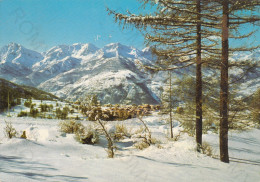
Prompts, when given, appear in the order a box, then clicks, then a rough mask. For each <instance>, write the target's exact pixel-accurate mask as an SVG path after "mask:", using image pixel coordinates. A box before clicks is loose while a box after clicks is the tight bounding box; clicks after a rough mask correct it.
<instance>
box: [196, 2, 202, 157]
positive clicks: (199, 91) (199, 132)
mask: <svg viewBox="0 0 260 182" xmlns="http://www.w3.org/2000/svg"><path fill="white" fill-rule="evenodd" d="M196 9H197V13H198V14H197V21H198V23H197V40H196V44H197V45H196V49H197V54H196V62H197V64H196V142H197V150H198V151H199V152H200V149H201V146H202V78H201V77H202V74H201V23H200V21H201V15H200V13H201V4H200V0H197V5H196Z"/></svg>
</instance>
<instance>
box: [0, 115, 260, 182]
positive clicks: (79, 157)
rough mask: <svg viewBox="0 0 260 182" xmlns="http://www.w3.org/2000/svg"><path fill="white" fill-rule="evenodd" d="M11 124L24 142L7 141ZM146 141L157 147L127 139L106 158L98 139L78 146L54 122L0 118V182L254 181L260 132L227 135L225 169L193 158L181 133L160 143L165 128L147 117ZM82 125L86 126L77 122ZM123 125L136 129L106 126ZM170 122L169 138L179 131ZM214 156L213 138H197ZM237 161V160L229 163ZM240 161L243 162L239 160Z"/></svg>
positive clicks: (191, 143)
mask: <svg viewBox="0 0 260 182" xmlns="http://www.w3.org/2000/svg"><path fill="white" fill-rule="evenodd" d="M4 121H7V122H11V123H12V125H13V126H14V128H15V129H16V130H17V131H18V132H20V134H21V133H22V131H26V135H27V139H21V138H13V139H8V138H7V137H6V136H5V135H4V128H5V122H4ZM144 121H145V122H146V123H147V125H148V127H149V128H150V130H151V131H152V136H153V137H155V138H156V139H158V140H160V141H161V146H162V148H158V147H157V146H154V145H152V146H150V147H149V148H147V149H144V150H138V149H136V148H134V147H133V141H132V140H131V139H124V140H122V141H120V142H118V143H116V145H117V147H118V149H117V151H116V155H115V158H113V159H110V158H107V153H106V151H105V146H106V141H105V139H104V138H103V137H101V139H100V142H99V143H98V144H95V145H83V144H80V143H78V142H77V141H76V140H75V139H74V134H64V133H61V132H60V131H59V126H58V123H59V122H60V121H59V120H54V119H52V120H49V119H35V118H29V117H28V118H26V117H25V118H17V117H6V116H4V115H1V116H0V181H1V182H17V181H24V182H30V181H95V182H96V181H98V182H99V181H100V182H102V181H104V182H107V181H113V182H114V181H115V182H116V181H118V182H122V181H124V182H126V181H150V182H151V181H160V182H167V181H220V182H224V181H235V182H237V181H248V182H254V181H255V182H257V181H259V180H260V130H259V129H252V130H251V131H248V132H242V133H230V136H229V153H230V157H231V162H230V164H225V163H222V162H220V161H219V160H218V159H214V158H211V157H208V156H206V155H204V154H200V153H197V152H196V150H195V148H196V143H195V139H194V138H192V137H189V136H188V135H187V134H185V133H184V134H182V135H181V137H180V139H179V140H178V141H171V140H169V139H167V138H166V136H167V135H168V133H169V130H168V125H165V124H164V123H165V122H164V121H163V118H162V117H161V116H158V115H156V113H155V114H153V115H152V116H148V117H145V118H144ZM82 123H83V124H84V125H86V124H89V123H90V122H89V121H82ZM116 123H123V124H124V125H125V126H126V127H127V128H128V129H129V130H132V131H133V130H136V129H138V128H139V127H140V125H141V123H140V121H139V120H138V119H130V120H126V121H120V122H119V121H118V122H115V121H114V122H108V123H107V124H106V126H107V127H108V128H113V125H115V124H116ZM176 125H178V122H177V121H176V122H175V128H174V134H177V133H178V131H180V130H181V128H180V127H179V126H176ZM203 139H204V141H207V142H208V143H209V144H210V145H211V146H212V147H213V148H214V150H215V153H216V154H218V135H216V134H207V135H204V136H203ZM235 158H239V159H235ZM242 159H243V160H242Z"/></svg>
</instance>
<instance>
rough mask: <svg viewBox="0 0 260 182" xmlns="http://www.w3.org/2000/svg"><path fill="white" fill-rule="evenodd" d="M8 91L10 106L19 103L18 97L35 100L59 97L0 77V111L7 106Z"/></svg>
mask: <svg viewBox="0 0 260 182" xmlns="http://www.w3.org/2000/svg"><path fill="white" fill-rule="evenodd" d="M8 93H9V103H10V105H11V106H15V105H16V104H17V103H19V98H34V99H37V100H54V99H59V98H58V97H56V96H54V95H52V94H49V93H47V92H44V91H42V90H39V89H36V88H33V87H29V86H20V85H17V84H14V83H12V82H9V81H7V80H5V79H2V78H0V111H1V110H4V109H6V108H7V107H8Z"/></svg>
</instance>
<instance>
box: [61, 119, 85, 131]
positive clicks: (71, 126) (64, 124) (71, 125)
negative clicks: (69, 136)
mask: <svg viewBox="0 0 260 182" xmlns="http://www.w3.org/2000/svg"><path fill="white" fill-rule="evenodd" d="M59 127H60V131H61V132H64V133H74V134H76V133H83V132H84V126H83V124H81V123H80V122H78V121H73V120H68V121H61V122H60V123H59Z"/></svg>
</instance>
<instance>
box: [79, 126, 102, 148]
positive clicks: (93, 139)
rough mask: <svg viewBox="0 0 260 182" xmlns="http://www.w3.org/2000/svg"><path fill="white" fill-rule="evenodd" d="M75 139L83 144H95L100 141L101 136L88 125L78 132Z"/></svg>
mask: <svg viewBox="0 0 260 182" xmlns="http://www.w3.org/2000/svg"><path fill="white" fill-rule="evenodd" d="M75 139H76V140H77V141H78V142H80V143H82V144H95V143H97V142H98V141H99V134H98V132H97V130H96V129H95V128H94V127H93V126H91V125H88V126H87V127H84V128H83V129H80V130H78V131H77V132H76V135H75Z"/></svg>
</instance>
